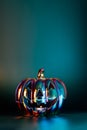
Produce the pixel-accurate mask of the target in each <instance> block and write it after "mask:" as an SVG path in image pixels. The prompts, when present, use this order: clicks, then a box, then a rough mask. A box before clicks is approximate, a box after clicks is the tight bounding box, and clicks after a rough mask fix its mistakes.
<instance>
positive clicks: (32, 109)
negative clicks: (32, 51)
mask: <svg viewBox="0 0 87 130" xmlns="http://www.w3.org/2000/svg"><path fill="white" fill-rule="evenodd" d="M66 95H67V91H66V86H65V84H64V83H63V82H62V81H61V80H60V79H57V78H45V77H44V69H40V70H39V71H38V76H37V78H36V79H35V78H27V79H24V80H22V81H21V82H20V83H19V84H18V86H17V88H16V92H15V100H16V103H17V105H18V107H19V108H20V109H22V110H24V111H25V112H28V113H29V114H33V115H35V114H36V115H39V114H41V113H45V114H46V113H49V112H50V113H51V112H53V111H55V110H58V109H60V108H61V106H62V103H63V100H64V99H65V98H66Z"/></svg>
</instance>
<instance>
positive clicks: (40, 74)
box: [37, 68, 44, 79]
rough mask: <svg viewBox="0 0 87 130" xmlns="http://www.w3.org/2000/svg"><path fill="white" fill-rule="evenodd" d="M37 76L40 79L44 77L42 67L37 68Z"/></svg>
mask: <svg viewBox="0 0 87 130" xmlns="http://www.w3.org/2000/svg"><path fill="white" fill-rule="evenodd" d="M37 77H38V78H40V79H44V69H43V68H42V69H39V71H38V75H37Z"/></svg>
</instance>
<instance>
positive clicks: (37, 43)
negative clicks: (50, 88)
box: [0, 0, 87, 113]
mask: <svg viewBox="0 0 87 130" xmlns="http://www.w3.org/2000/svg"><path fill="white" fill-rule="evenodd" d="M42 67H43V68H44V69H45V76H46V77H58V78H60V79H62V80H63V81H64V82H65V84H66V86H67V91H68V96H67V100H66V101H65V103H64V106H63V108H62V109H63V110H65V111H87V3H86V0H0V104H1V105H0V110H1V111H0V113H4V112H5V113H9V112H13V113H14V111H15V97H14V95H15V89H16V86H17V84H18V83H19V82H20V81H21V80H22V79H24V78H26V77H36V76H37V72H38V69H39V68H42Z"/></svg>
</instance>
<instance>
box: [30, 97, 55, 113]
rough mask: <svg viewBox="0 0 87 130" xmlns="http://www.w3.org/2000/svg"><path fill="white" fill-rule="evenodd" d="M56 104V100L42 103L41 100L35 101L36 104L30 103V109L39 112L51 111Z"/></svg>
mask: <svg viewBox="0 0 87 130" xmlns="http://www.w3.org/2000/svg"><path fill="white" fill-rule="evenodd" d="M56 102H57V98H55V99H54V100H48V101H47V100H45V102H42V99H37V100H36V102H35V101H33V103H30V106H31V109H34V110H36V111H39V112H44V111H46V110H49V109H51V107H52V106H53V105H54V104H55V103H56Z"/></svg>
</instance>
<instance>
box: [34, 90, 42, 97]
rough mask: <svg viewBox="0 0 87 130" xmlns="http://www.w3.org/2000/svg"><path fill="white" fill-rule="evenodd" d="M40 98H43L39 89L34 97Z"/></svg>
mask: <svg viewBox="0 0 87 130" xmlns="http://www.w3.org/2000/svg"><path fill="white" fill-rule="evenodd" d="M42 96H43V93H42V91H41V90H40V89H39V90H38V92H37V95H36V97H37V98H41V97H42Z"/></svg>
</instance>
